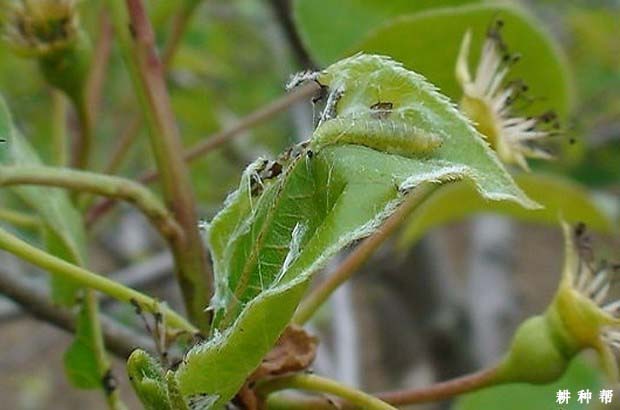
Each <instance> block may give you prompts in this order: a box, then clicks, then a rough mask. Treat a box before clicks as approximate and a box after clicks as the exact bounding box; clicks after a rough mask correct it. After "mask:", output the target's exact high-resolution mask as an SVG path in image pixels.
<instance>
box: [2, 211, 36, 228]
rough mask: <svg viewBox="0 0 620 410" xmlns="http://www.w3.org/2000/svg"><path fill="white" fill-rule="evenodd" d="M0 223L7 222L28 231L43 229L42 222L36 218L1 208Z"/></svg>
mask: <svg viewBox="0 0 620 410" xmlns="http://www.w3.org/2000/svg"><path fill="white" fill-rule="evenodd" d="M0 221H5V222H8V223H10V224H11V225H13V226H17V227H20V228H26V229H37V228H40V227H41V221H40V220H39V218H37V217H36V216H33V215H29V214H25V213H23V212H18V211H14V210H12V209H6V208H0Z"/></svg>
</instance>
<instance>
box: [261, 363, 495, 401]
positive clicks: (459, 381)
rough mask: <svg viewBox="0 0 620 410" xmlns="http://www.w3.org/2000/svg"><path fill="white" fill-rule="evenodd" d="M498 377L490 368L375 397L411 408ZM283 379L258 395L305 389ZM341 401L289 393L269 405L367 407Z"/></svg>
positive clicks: (486, 384) (277, 396)
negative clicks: (410, 406) (430, 384)
mask: <svg viewBox="0 0 620 410" xmlns="http://www.w3.org/2000/svg"><path fill="white" fill-rule="evenodd" d="M496 375H497V368H489V369H484V370H481V371H479V372H476V373H471V374H468V375H465V376H462V377H459V378H456V379H452V380H448V381H445V382H440V383H436V384H433V385H432V386H429V387H424V388H420V389H403V390H395V391H388V392H383V393H376V394H374V396H375V397H376V398H377V399H380V400H382V401H383V402H385V403H389V404H391V405H392V406H409V405H412V404H421V403H430V402H437V401H442V400H448V399H450V398H452V397H455V396H458V395H460V394H464V393H469V392H473V391H476V390H480V389H482V388H485V387H490V386H492V385H495V384H497V378H496ZM289 377H290V376H289ZM282 379H284V380H280V378H276V379H272V380H268V381H267V382H264V384H263V385H259V387H258V389H260V390H259V392H260V393H261V394H263V396H265V395H266V394H269V393H272V392H275V391H277V390H284V389H289V388H300V389H304V387H302V386H298V385H297V384H296V383H290V381H289V380H288V378H287V377H286V376H285V377H284V378H282ZM305 390H311V389H305ZM314 391H321V392H324V393H333V392H330V391H326V390H318V389H315V390H314ZM340 397H342V396H340ZM342 398H344V399H346V400H347V401H346V402H341V401H339V402H337V403H335V402H333V401H332V400H326V399H325V398H322V397H309V396H299V395H297V394H296V395H294V396H293V395H291V394H287V393H279V394H274V395H272V396H270V397H269V400H268V402H267V403H268V408H269V409H270V410H279V409H286V410H310V409H312V410H334V409H339V410H354V409H359V408H362V409H364V408H367V407H364V406H362V405H360V404H359V403H355V402H353V401H352V400H348V399H347V398H345V397H342Z"/></svg>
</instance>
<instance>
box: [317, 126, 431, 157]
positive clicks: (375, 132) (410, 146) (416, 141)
mask: <svg viewBox="0 0 620 410" xmlns="http://www.w3.org/2000/svg"><path fill="white" fill-rule="evenodd" d="M340 144H353V145H362V146H365V147H368V148H372V149H375V150H377V151H383V152H387V153H390V154H396V155H401V156H404V157H419V156H422V155H427V154H430V153H432V152H433V151H435V150H436V149H437V148H439V147H440V146H441V144H442V138H441V137H440V136H439V135H436V134H432V133H429V132H428V131H425V130H422V129H420V128H418V127H416V126H414V125H411V124H408V123H405V122H402V121H394V120H391V119H374V118H358V119H355V118H350V117H343V118H338V117H337V118H332V119H329V120H326V121H325V122H323V123H322V124H321V125H319V127H318V128H317V129H316V131H315V132H314V135H313V137H312V141H311V142H310V148H311V149H312V150H314V151H319V150H320V149H322V148H323V147H326V146H328V145H340Z"/></svg>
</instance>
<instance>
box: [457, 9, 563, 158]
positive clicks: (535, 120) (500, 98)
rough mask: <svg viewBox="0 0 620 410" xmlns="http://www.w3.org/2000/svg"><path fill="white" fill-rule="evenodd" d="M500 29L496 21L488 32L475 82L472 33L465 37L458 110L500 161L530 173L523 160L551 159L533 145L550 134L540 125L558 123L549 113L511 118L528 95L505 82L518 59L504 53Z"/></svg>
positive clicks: (518, 86)
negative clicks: (518, 102) (470, 61)
mask: <svg viewBox="0 0 620 410" xmlns="http://www.w3.org/2000/svg"><path fill="white" fill-rule="evenodd" d="M501 27H502V22H501V21H498V22H497V23H496V24H495V26H494V27H492V28H491V29H489V32H488V34H487V38H486V40H485V42H484V45H483V48H482V53H481V57H480V61H479V63H478V67H477V69H476V74H475V78H474V79H472V77H471V74H470V71H469V66H468V59H469V49H470V44H471V32H470V31H468V32H466V33H465V36H464V37H463V42H462V43H461V49H460V51H459V56H458V59H457V63H456V77H457V80H458V82H459V83H460V85H461V87H462V89H463V98H462V100H461V104H460V107H461V110H462V111H463V112H464V113H465V114H466V115H467V116H468V117H469V118H470V119H472V120H473V121H474V122H475V123H476V127H477V128H478V131H479V132H480V133H481V134H482V135H483V136H484V137H485V138H486V139H487V140H488V141H489V143H490V144H491V146H492V147H493V149H495V151H496V152H497V154H498V156H499V157H500V158H501V159H502V161H504V162H505V163H508V164H516V165H519V166H520V167H521V168H523V169H524V170H529V167H528V165H527V162H526V157H529V158H541V159H550V158H551V155H549V153H548V152H547V151H545V150H544V149H542V148H540V147H537V146H536V145H535V144H536V143H537V142H540V140H543V139H546V138H547V137H549V136H550V135H551V134H553V132H552V131H549V130H545V129H543V128H542V127H541V125H544V124H552V125H554V126H557V123H556V122H555V115H554V114H552V113H545V114H543V115H541V116H538V117H522V116H518V115H515V114H514V112H513V111H514V109H513V107H514V102H515V101H516V100H517V99H519V98H520V97H521V96H522V94H523V93H524V92H525V91H527V86H525V85H524V84H523V83H522V82H516V81H513V82H507V81H506V77H507V74H508V72H509V71H510V67H511V66H512V64H514V63H515V62H516V61H518V56H515V55H511V54H509V53H508V52H507V51H506V46H505V45H504V43H503V42H502V39H501V37H500V35H499V30H500V28H501Z"/></svg>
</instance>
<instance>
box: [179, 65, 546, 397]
mask: <svg viewBox="0 0 620 410" xmlns="http://www.w3.org/2000/svg"><path fill="white" fill-rule="evenodd" d="M318 81H320V82H321V83H322V84H323V85H325V86H328V87H329V88H330V89H331V90H340V89H344V90H345V91H344V95H343V96H342V99H341V100H340V101H339V103H338V105H337V116H336V118H335V119H334V120H328V121H326V122H325V123H324V125H322V126H320V127H319V129H318V130H317V131H316V132H315V137H316V135H317V134H319V133H322V135H323V136H325V128H322V127H323V126H328V127H330V128H329V129H331V131H332V132H335V133H336V136H335V137H334V138H335V140H334V141H333V142H332V143H331V144H328V145H321V144H319V145H317V146H316V147H314V148H313V145H312V144H313V142H314V141H313V142H311V145H310V149H311V150H312V149H313V151H312V154H309V151H308V148H304V147H303V146H302V147H299V146H298V147H295V148H293V149H292V150H291V151H289V152H287V153H285V154H284V155H283V156H281V158H280V159H279V160H278V162H279V164H280V165H282V173H281V174H280V175H279V176H277V177H276V178H270V177H269V175H270V174H277V171H276V170H277V169H279V167H277V166H274V165H273V164H270V163H268V161H264V160H258V161H256V162H254V163H253V164H251V165H250V166H249V167H248V168H247V169H246V170H245V172H244V173H243V175H242V178H241V184H240V187H239V189H238V190H237V191H235V192H234V193H233V194H232V195H231V196H230V197H229V198H228V200H227V202H226V206H225V208H224V209H223V210H222V211H221V212H220V213H219V214H218V215H217V216H216V217H215V218H214V220H213V221H212V223H211V225H210V227H209V229H208V238H207V239H208V242H209V244H210V248H211V253H212V257H213V263H214V270H215V276H216V293H215V297H214V299H213V302H212V306H211V308H212V309H213V310H214V313H215V319H214V328H215V329H216V331H215V333H214V335H213V337H212V338H211V340H209V341H207V342H205V343H203V344H200V345H198V346H196V347H194V348H193V349H191V350H190V352H189V353H188V354H187V355H186V357H185V359H184V361H183V363H182V364H181V365H180V367H179V369H178V370H177V372H176V377H177V380H178V384H179V387H180V391H181V393H182V394H183V396H184V397H185V398H186V400H188V401H189V400H202V401H204V402H205V403H210V404H209V405H208V406H206V407H205V408H211V407H212V406H214V407H215V408H218V407H217V406H221V405H223V404H224V403H226V402H227V401H228V400H230V399H231V398H232V397H233V396H234V395H235V393H236V392H237V391H238V390H239V388H240V387H241V385H242V384H243V382H244V381H245V379H246V377H247V376H248V375H249V374H250V372H252V371H253V370H254V368H255V367H256V366H257V365H258V364H259V363H260V361H261V359H262V357H263V356H264V355H265V354H266V353H267V352H268V351H269V350H270V349H271V347H272V346H273V344H274V343H275V341H276V339H277V338H278V336H279V335H280V333H281V332H282V331H283V329H284V328H285V327H286V325H287V324H288V323H289V321H290V319H291V317H292V315H293V313H294V311H295V309H296V307H297V305H298V303H299V301H300V299H301V297H302V296H303V294H304V292H305V290H306V287H307V285H308V282H309V279H310V277H311V275H312V274H313V273H314V272H316V271H317V270H318V269H320V268H321V267H322V266H324V265H325V264H326V263H327V261H328V260H329V258H331V257H332V256H334V254H336V253H337V252H338V251H340V250H341V249H342V248H343V247H345V246H347V245H348V244H350V243H351V242H353V241H355V240H357V239H360V238H363V237H365V236H368V235H370V234H371V233H372V232H373V231H374V230H375V229H376V228H377V227H378V226H379V225H380V224H381V222H382V221H383V220H384V219H385V218H386V217H388V216H389V215H390V214H391V213H392V212H393V211H394V210H395V208H396V207H397V206H398V205H399V204H400V203H401V202H402V201H403V199H404V197H405V193H406V192H407V191H409V190H412V189H415V188H416V187H418V186H420V184H424V183H437V184H439V183H444V182H447V181H454V180H458V179H467V180H470V181H472V182H473V183H475V184H476V186H477V188H478V189H479V190H480V192H481V193H482V195H484V196H485V197H486V198H488V199H492V200H501V199H504V200H512V201H515V202H517V203H520V204H521V205H524V206H527V207H535V206H536V204H535V203H534V202H532V201H531V200H529V199H528V198H527V197H526V196H525V195H524V194H523V193H522V192H521V191H520V190H519V188H518V187H517V186H516V185H515V184H514V183H513V181H512V179H511V178H510V176H509V175H508V174H507V173H506V171H505V170H504V169H503V168H502V166H501V165H500V163H499V161H498V160H497V158H496V157H495V156H494V154H493V153H492V152H491V151H490V149H489V148H488V147H487V145H486V143H484V142H483V140H482V137H481V136H480V135H479V134H478V133H477V132H476V131H475V130H474V129H473V127H472V126H471V125H470V124H469V122H468V121H467V120H465V119H464V118H463V117H462V116H461V114H460V113H459V112H458V111H457V110H455V109H454V107H453V106H452V104H451V103H450V102H449V101H448V100H447V99H446V98H445V97H443V96H442V95H440V94H439V93H437V92H436V90H435V89H434V88H433V86H432V85H430V84H428V83H427V82H426V81H425V80H424V79H423V78H422V77H421V76H419V75H417V74H415V73H413V72H410V71H407V70H405V69H403V68H402V67H401V66H400V65H399V64H397V63H395V62H393V61H391V60H389V59H387V58H382V57H378V56H367V55H359V56H356V57H354V58H351V59H347V60H343V61H341V62H339V63H337V64H335V65H332V66H331V67H329V68H327V69H326V70H325V71H323V72H321V73H320V75H319V77H318ZM378 100H379V101H390V102H392V104H393V107H394V114H393V115H392V116H393V117H394V118H393V121H395V122H397V123H399V124H400V125H401V126H404V124H409V125H410V126H411V127H412V129H413V128H415V129H416V130H417V131H419V132H421V133H422V134H424V133H426V134H430V133H432V134H433V135H436V136H438V137H440V138H442V141H443V144H442V145H441V147H440V148H437V149H436V150H435V151H433V152H432V153H430V154H427V155H423V156H416V153H412V155H411V156H410V157H409V156H400V155H395V154H391V153H389V152H385V151H379V150H376V149H371V148H369V147H368V146H364V145H360V144H356V143H355V142H352V140H350V139H349V141H348V142H349V143H348V144H344V145H343V144H339V143H338V135H337V134H338V132H340V133H341V134H343V135H344V134H346V133H347V131H348V129H349V126H350V125H352V124H354V123H358V124H359V123H360V121H361V120H363V121H364V122H365V123H367V124H374V125H373V126H372V127H373V128H374V129H378V128H380V127H378V126H376V125H377V124H375V123H373V122H372V121H381V120H376V119H375V120H373V117H372V112H371V111H372V110H369V108H368V107H370V106H372V105H373V104H375V103H376V102H377V101H378ZM330 121H332V124H333V123H336V124H340V125H341V126H342V127H343V129H342V130H340V131H338V130H337V129H335V128H334V127H333V126H330V125H328V124H330ZM347 121H348V122H349V124H348V125H347ZM412 124H415V127H414V126H413V125H412ZM388 131H389V130H388V129H387V128H386V135H379V134H375V135H374V137H375V138H382V137H386V136H387V133H388ZM366 140H367V138H366Z"/></svg>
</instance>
